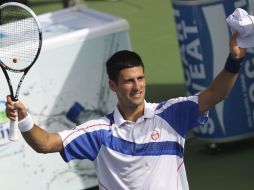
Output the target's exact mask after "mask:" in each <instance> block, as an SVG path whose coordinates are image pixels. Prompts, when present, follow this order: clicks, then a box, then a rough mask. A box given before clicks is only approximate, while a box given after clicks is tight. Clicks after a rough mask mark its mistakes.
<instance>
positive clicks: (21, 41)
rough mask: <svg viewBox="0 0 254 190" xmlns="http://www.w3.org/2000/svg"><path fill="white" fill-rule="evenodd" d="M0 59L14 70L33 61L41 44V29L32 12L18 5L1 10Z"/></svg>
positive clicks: (23, 67)
mask: <svg viewBox="0 0 254 190" xmlns="http://www.w3.org/2000/svg"><path fill="white" fill-rule="evenodd" d="M0 24H1V26H0V33H1V36H0V60H1V61H2V62H3V64H4V65H6V66H7V67H9V68H11V69H14V70H24V69H25V68H27V67H28V66H29V65H30V64H32V63H33V60H34V59H35V57H36V55H37V51H38V47H39V46H40V44H39V43H40V39H39V29H38V25H37V22H36V20H35V19H34V17H33V16H31V14H30V13H29V12H28V11H26V10H24V9H22V8H20V7H16V6H8V7H4V8H3V9H1V10H0Z"/></svg>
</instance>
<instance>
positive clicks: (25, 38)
mask: <svg viewBox="0 0 254 190" xmlns="http://www.w3.org/2000/svg"><path fill="white" fill-rule="evenodd" d="M41 46H42V31H41V26H40V23H39V21H38V19H37V16H36V15H35V13H34V12H33V11H32V10H31V9H30V8H28V7H27V6H25V5H23V4H21V3H16V2H10V3H5V4H2V5H1V6H0V66H1V68H2V70H3V73H4V75H5V78H6V81H7V83H8V86H9V90H10V95H11V97H12V100H13V101H17V100H18V96H19V90H20V87H21V84H22V82H23V80H24V78H25V76H26V74H27V72H28V71H29V70H30V68H31V67H32V66H33V64H34V63H35V61H36V60H37V58H38V56H39V54H40V51H41ZM7 71H8V72H9V74H10V73H23V75H22V76H21V78H20V80H19V82H18V80H17V79H16V80H15V82H17V87H16V93H14V90H13V85H12V82H11V80H10V77H9V76H10V75H9V74H8V72H7ZM9 139H10V140H11V141H15V140H18V129H17V119H16V121H12V120H11V121H10V133H9Z"/></svg>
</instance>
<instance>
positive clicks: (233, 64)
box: [224, 54, 244, 74]
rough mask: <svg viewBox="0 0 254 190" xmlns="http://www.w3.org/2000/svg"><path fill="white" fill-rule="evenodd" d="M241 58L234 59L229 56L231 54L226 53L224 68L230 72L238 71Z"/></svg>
mask: <svg viewBox="0 0 254 190" xmlns="http://www.w3.org/2000/svg"><path fill="white" fill-rule="evenodd" d="M243 59H244V57H243V58H240V59H234V58H232V57H231V54H229V55H228V58H227V61H226V64H225V67H224V68H225V70H226V71H228V72H230V73H235V74H236V73H239V71H240V69H241V65H242V61H243Z"/></svg>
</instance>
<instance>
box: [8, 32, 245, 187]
mask: <svg viewBox="0 0 254 190" xmlns="http://www.w3.org/2000/svg"><path fill="white" fill-rule="evenodd" d="M236 37H237V34H236V33H235V34H233V35H232V37H231V39H230V54H229V56H228V59H227V61H226V64H225V67H224V69H223V70H222V71H221V72H220V73H219V74H218V76H217V77H216V78H215V80H214V81H213V82H212V83H211V85H210V86H208V87H207V88H206V89H205V90H203V91H201V92H200V93H199V94H198V95H194V96H189V97H179V98H175V99H170V100H167V101H164V102H161V103H148V102H146V101H145V89H146V88H145V87H146V80H145V75H144V65H143V62H142V60H141V58H140V56H139V55H138V54H136V53H135V52H131V51H127V50H123V51H119V52H116V53H115V54H114V55H112V57H110V58H109V59H108V61H107V63H106V64H107V73H108V77H109V86H110V88H111V90H112V91H113V92H115V93H116V95H117V98H118V103H117V105H116V107H115V109H114V111H113V112H112V113H111V114H109V115H107V116H104V117H102V118H99V119H95V120H91V121H87V122H85V123H83V124H81V125H79V126H77V127H76V128H74V129H71V130H65V131H62V132H59V133H48V132H47V131H45V130H43V129H42V128H40V127H39V126H37V125H36V124H34V122H33V120H32V118H31V116H30V115H29V114H28V113H27V110H26V108H25V106H24V105H23V104H22V102H21V101H17V102H13V101H12V100H11V98H10V97H9V96H8V97H7V103H6V113H7V116H8V117H9V118H10V119H12V120H15V119H16V117H17V116H18V119H19V129H20V131H21V132H22V135H23V137H24V139H25V140H26V141H27V143H28V144H29V145H30V146H31V147H32V148H33V149H34V150H35V151H37V152H39V153H50V152H60V154H61V156H62V158H63V159H64V160H65V161H66V162H68V161H71V160H73V159H89V160H91V161H92V162H93V163H94V165H95V168H96V171H97V177H98V183H99V187H100V189H112V190H115V189H117V190H121V189H139V190H140V189H146V190H148V189H151V190H154V189H159V190H168V189H172V190H187V189H189V187H188V181H187V177H186V172H185V167H184V163H183V153H184V143H185V137H186V134H187V132H188V130H190V129H192V128H194V127H197V126H199V124H201V123H202V124H203V123H205V122H207V114H206V113H207V111H208V110H209V109H210V108H211V107H212V106H214V105H215V104H217V103H218V102H220V101H221V100H223V99H224V98H225V97H226V96H227V95H228V94H229V92H230V90H231V89H232V87H233V86H234V84H235V81H236V79H237V76H238V72H239V70H240V67H241V62H242V60H243V58H244V56H245V53H246V49H245V48H240V47H239V46H238V45H237V43H236ZM14 110H17V112H15V111H14Z"/></svg>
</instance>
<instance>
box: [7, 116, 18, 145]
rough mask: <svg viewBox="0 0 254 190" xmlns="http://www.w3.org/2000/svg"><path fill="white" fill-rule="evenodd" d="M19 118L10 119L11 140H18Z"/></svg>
mask: <svg viewBox="0 0 254 190" xmlns="http://www.w3.org/2000/svg"><path fill="white" fill-rule="evenodd" d="M18 135H19V131H18V120H15V121H13V120H10V133H9V140H10V141H17V140H18V138H19V137H18Z"/></svg>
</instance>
